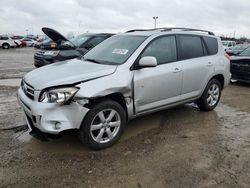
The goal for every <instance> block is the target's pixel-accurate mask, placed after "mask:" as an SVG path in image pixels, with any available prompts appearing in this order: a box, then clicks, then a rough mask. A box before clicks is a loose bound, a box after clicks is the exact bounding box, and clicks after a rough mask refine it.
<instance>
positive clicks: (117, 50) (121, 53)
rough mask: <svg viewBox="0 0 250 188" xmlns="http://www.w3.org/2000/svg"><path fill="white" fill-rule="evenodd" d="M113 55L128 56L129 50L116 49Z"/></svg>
mask: <svg viewBox="0 0 250 188" xmlns="http://www.w3.org/2000/svg"><path fill="white" fill-rule="evenodd" d="M112 53H113V54H120V55H126V54H127V53H128V50H126V49H114V50H113V52H112Z"/></svg>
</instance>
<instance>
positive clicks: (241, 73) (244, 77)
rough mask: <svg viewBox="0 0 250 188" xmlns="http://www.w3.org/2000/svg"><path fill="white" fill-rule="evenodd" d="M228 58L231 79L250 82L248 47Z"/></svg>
mask: <svg viewBox="0 0 250 188" xmlns="http://www.w3.org/2000/svg"><path fill="white" fill-rule="evenodd" d="M230 59H231V67H230V70H231V73H232V79H233V80H237V81H242V82H248V83H250V47H248V48H246V49H245V50H244V51H242V52H241V53H240V54H238V55H237V56H231V57H230Z"/></svg>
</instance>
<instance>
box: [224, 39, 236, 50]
mask: <svg viewBox="0 0 250 188" xmlns="http://www.w3.org/2000/svg"><path fill="white" fill-rule="evenodd" d="M222 45H223V49H224V50H225V51H227V50H230V49H231V48H232V47H234V46H235V45H236V42H235V41H230V40H223V41H222Z"/></svg>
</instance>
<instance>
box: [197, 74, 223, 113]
mask: <svg viewBox="0 0 250 188" xmlns="http://www.w3.org/2000/svg"><path fill="white" fill-rule="evenodd" d="M220 97H221V84H220V82H219V81H218V80H217V79H212V80H210V81H209V82H208V84H207V86H206V88H205V90H204V92H203V94H202V96H201V97H200V99H199V100H198V101H196V104H197V106H198V107H199V109H200V110H202V111H210V110H213V109H214V108H215V107H216V106H217V104H218V102H219V101H220Z"/></svg>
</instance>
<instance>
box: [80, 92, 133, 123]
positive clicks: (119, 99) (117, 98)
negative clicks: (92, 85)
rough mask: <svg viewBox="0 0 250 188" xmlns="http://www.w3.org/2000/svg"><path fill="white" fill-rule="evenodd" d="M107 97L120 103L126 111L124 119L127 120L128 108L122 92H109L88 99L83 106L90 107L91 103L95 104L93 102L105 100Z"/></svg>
mask: <svg viewBox="0 0 250 188" xmlns="http://www.w3.org/2000/svg"><path fill="white" fill-rule="evenodd" d="M107 99H109V100H113V101H115V102H117V103H118V104H120V105H121V106H122V108H123V109H124V111H125V113H126V120H128V108H127V105H126V100H125V97H124V96H123V94H122V93H119V92H116V93H111V94H108V95H106V96H101V97H97V98H92V99H90V101H89V103H88V104H87V105H85V106H86V107H89V108H91V106H92V105H95V104H97V103H99V102H101V101H104V100H107Z"/></svg>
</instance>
